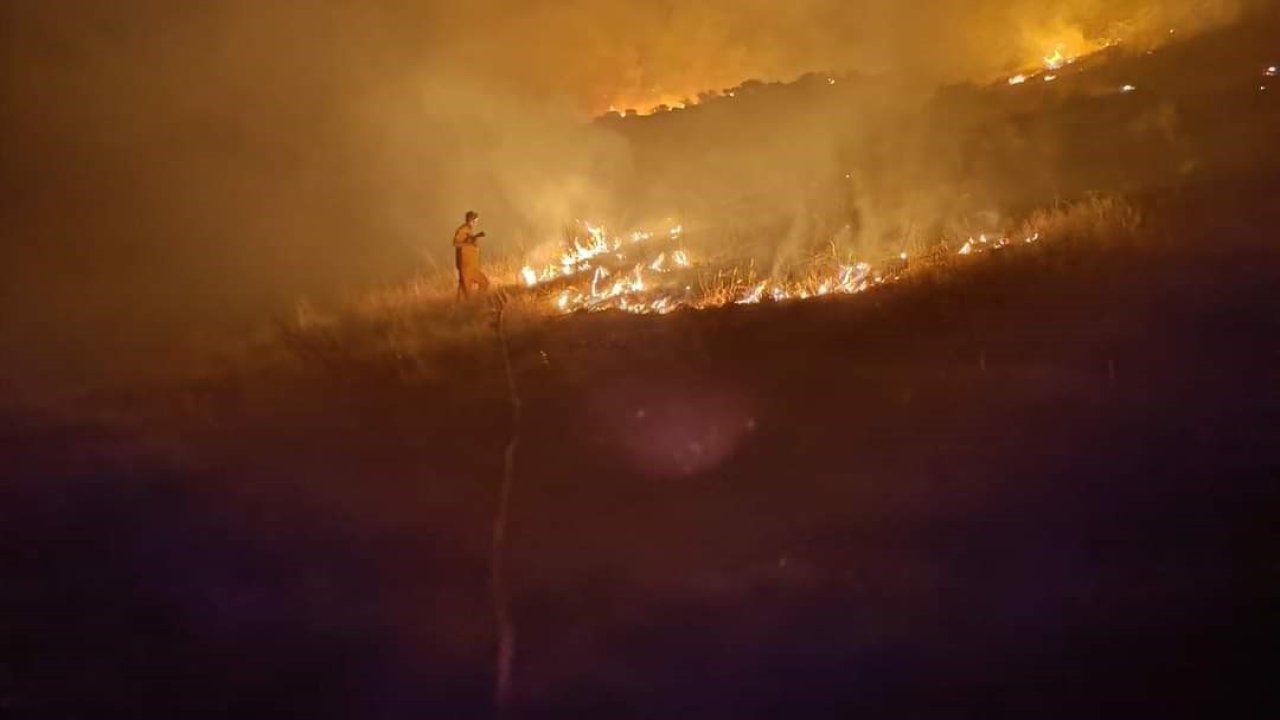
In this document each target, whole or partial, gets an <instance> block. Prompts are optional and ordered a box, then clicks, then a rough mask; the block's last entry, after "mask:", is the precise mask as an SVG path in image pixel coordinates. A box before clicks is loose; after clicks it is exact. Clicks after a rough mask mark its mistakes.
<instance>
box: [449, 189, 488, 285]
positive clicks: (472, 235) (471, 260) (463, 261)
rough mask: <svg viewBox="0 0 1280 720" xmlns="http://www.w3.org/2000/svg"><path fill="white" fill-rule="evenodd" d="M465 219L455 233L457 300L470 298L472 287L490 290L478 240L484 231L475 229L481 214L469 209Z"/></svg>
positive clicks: (454, 256)
mask: <svg viewBox="0 0 1280 720" xmlns="http://www.w3.org/2000/svg"><path fill="white" fill-rule="evenodd" d="M464 220H465V222H463V223H462V225H459V226H458V229H457V230H455V231H454V233H453V259H454V264H455V265H457V267H458V294H457V297H456V298H455V299H456V300H462V299H464V298H470V297H471V290H472V288H475V289H476V290H479V291H480V292H487V291H488V290H489V278H488V277H486V276H485V274H484V273H483V272H482V271H481V270H480V245H479V244H478V243H477V242H476V241H477V240H479V239H480V238H482V237H484V233H483V232H479V233H478V232H476V231H475V230H476V224H477V223H478V222H479V221H480V214H479V213H477V212H476V211H474V210H468V211H467V214H466V216H465V218H464Z"/></svg>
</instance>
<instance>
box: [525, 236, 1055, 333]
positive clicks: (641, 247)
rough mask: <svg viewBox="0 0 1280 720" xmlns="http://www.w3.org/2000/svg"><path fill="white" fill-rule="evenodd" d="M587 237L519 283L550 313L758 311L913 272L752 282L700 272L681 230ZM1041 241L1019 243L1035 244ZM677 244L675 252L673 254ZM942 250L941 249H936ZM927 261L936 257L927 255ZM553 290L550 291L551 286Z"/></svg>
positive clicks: (974, 247)
mask: <svg viewBox="0 0 1280 720" xmlns="http://www.w3.org/2000/svg"><path fill="white" fill-rule="evenodd" d="M580 228H581V230H582V231H583V232H584V234H585V237H575V238H574V239H573V240H571V241H570V242H569V243H568V245H567V247H566V248H565V249H564V251H563V252H562V253H561V256H560V257H559V259H558V262H556V263H552V264H549V265H548V266H547V267H546V268H544V269H543V270H542V271H541V272H539V271H537V270H536V269H535V268H534V267H533V266H525V267H523V268H521V270H520V272H519V276H520V280H521V281H523V284H524V285H525V287H526V288H528V290H529V292H530V293H532V294H533V297H535V298H537V299H538V301H539V302H543V303H545V307H546V308H547V309H548V310H549V311H550V312H552V313H554V314H568V313H573V312H579V311H589V312H594V311H601V310H620V311H623V312H628V313H636V314H659V315H661V314H666V313H669V312H673V311H675V310H678V309H682V308H685V309H705V308H714V307H723V306H728V305H756V304H760V303H764V302H775V303H776V302H786V301H795V300H808V299H814V298H822V297H830V296H835V295H853V294H857V293H861V292H865V291H867V290H870V289H872V288H875V287H878V286H881V285H886V284H889V283H893V282H896V281H898V280H900V279H901V278H903V277H905V276H906V275H907V274H908V273H909V272H910V267H909V266H908V258H909V257H910V256H909V255H908V253H907V251H906V250H901V251H900V252H898V253H896V254H895V255H894V256H891V258H892V259H891V260H889V261H887V262H886V263H884V264H883V265H881V266H876V265H873V264H872V263H870V262H866V261H857V260H840V259H839V258H837V257H834V256H832V255H824V256H821V257H818V258H815V259H814V261H813V262H812V263H810V264H809V265H808V266H807V268H806V267H804V266H801V267H798V268H793V269H792V270H791V271H790V272H789V273H785V276H783V277H771V278H760V277H755V273H754V269H753V267H752V266H750V265H747V266H737V267H721V268H720V269H719V270H714V271H713V270H712V269H711V268H708V267H705V266H702V265H700V264H699V263H698V261H697V259H696V258H694V257H692V256H691V254H690V253H689V251H688V250H687V249H686V248H684V247H681V246H680V244H681V240H682V235H683V227H682V226H681V225H675V226H673V227H671V228H670V229H668V230H666V231H662V232H650V231H638V232H632V233H629V234H625V235H614V234H611V233H609V232H608V231H607V230H606V229H605V228H604V227H603V226H601V225H593V224H591V223H580ZM1039 239H1040V236H1039V234H1033V235H1028V236H1026V237H1022V238H1020V242H1021V244H1024V245H1027V244H1031V243H1035V242H1037V241H1038V240H1039ZM1014 242H1015V239H1011V238H1010V237H1009V236H1007V235H995V234H986V233H980V234H978V235H976V236H973V237H969V238H967V239H966V240H965V242H964V243H963V244H962V245H961V246H960V247H959V248H958V249H953V250H951V251H950V252H953V253H955V254H956V255H962V256H971V255H979V254H983V253H988V252H996V251H999V250H1001V249H1003V248H1005V247H1007V246H1009V245H1011V244H1013V243H1014ZM672 245H675V247H672ZM941 247H942V246H939V248H941ZM929 254H930V255H933V256H936V255H937V253H936V252H934V251H931V252H930V253H929ZM552 284H554V287H548V285H552Z"/></svg>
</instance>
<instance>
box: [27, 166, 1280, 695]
mask: <svg viewBox="0 0 1280 720" xmlns="http://www.w3.org/2000/svg"><path fill="white" fill-rule="evenodd" d="M1276 182H1277V177H1275V176H1274V175H1270V176H1263V177H1250V178H1242V179H1237V180H1236V181H1234V182H1230V183H1228V182H1226V181H1223V182H1222V183H1219V184H1217V185H1215V186H1202V187H1192V188H1184V189H1183V190H1181V191H1179V192H1178V193H1173V194H1160V195H1156V196H1153V197H1148V198H1143V199H1139V200H1138V201H1137V202H1139V204H1140V206H1141V207H1142V209H1143V211H1144V215H1145V217H1146V218H1147V219H1146V223H1145V226H1144V230H1143V231H1142V232H1141V233H1140V235H1139V236H1138V237H1134V238H1127V239H1115V238H1106V237H1090V238H1077V239H1075V240H1071V239H1062V240H1061V242H1059V244H1057V245H1045V246H1043V247H1036V248H1030V249H1013V250H1010V251H1007V252H1008V254H1005V255H997V256H995V257H991V258H983V259H980V260H975V261H973V262H970V263H961V264H960V265H958V266H956V267H954V268H952V269H950V270H949V271H947V272H940V273H935V274H931V275H928V276H924V277H921V278H919V279H918V280H916V281H913V282H910V283H906V284H904V285H901V286H898V287H894V288H889V289H886V290H883V291H878V292H875V293H873V294H870V295H867V296H861V297H855V298H851V299H848V300H837V301H831V302H823V303H814V304H807V305H806V304H801V305H787V306H779V307H760V308H730V309H726V310H723V311H714V312H706V313H683V314H681V313H678V314H675V315H672V316H667V317H650V318H633V317H625V316H614V315H597V316H583V317H572V318H567V319H564V320H560V321H556V322H552V323H547V324H537V325H532V326H523V327H513V328H512V330H511V331H512V342H513V346H512V351H513V357H514V360H515V363H516V368H517V379H518V382H519V387H520V393H521V396H522V400H523V402H524V410H525V416H524V422H523V423H522V425H521V428H520V440H521V445H520V452H519V455H518V465H517V486H516V491H515V504H514V516H513V525H512V543H513V561H512V562H513V568H514V570H513V572H514V573H515V578H514V587H515V612H516V619H517V623H518V630H519V661H518V664H517V691H518V695H519V699H520V703H521V704H522V706H523V707H524V708H525V712H526V714H525V715H524V716H528V717H543V716H545V717H566V716H570V715H573V716H586V715H593V716H609V717H617V716H625V717H655V716H684V717H692V716H697V717H735V718H745V717H773V716H776V715H778V714H779V713H782V714H786V715H787V716H789V717H824V716H841V714H842V713H848V712H852V711H864V712H871V713H874V714H876V715H877V716H881V717H883V716H888V715H893V716H901V715H910V716H914V717H919V716H950V715H952V714H954V713H955V712H960V713H977V714H982V715H984V716H1009V717H1024V716H1026V715H1027V714H1031V713H1035V714H1037V715H1047V716H1061V717H1078V716H1080V715H1081V714H1090V715H1093V716H1116V717H1118V716H1131V715H1132V713H1135V712H1137V713H1149V712H1161V713H1173V714H1178V713H1181V712H1183V711H1187V710H1193V711H1195V712H1210V711H1212V710H1214V709H1216V708H1218V707H1221V706H1223V705H1225V704H1227V703H1241V702H1243V703H1246V704H1248V705H1250V706H1252V707H1255V708H1261V707H1263V705H1262V703H1264V702H1265V701H1266V696H1265V695H1263V694H1261V693H1262V692H1263V691H1265V689H1266V688H1265V687H1264V686H1262V685H1258V684H1255V683H1254V682H1253V680H1252V678H1253V676H1252V675H1251V674H1250V673H1251V671H1252V670H1251V669H1252V668H1254V667H1262V666H1250V665H1248V664H1247V663H1246V661H1245V658H1251V662H1257V657H1258V655H1257V654H1252V655H1251V654H1249V653H1247V652H1245V650H1252V651H1254V652H1255V653H1262V652H1266V651H1268V644H1267V643H1266V642H1265V641H1264V638H1266V637H1267V636H1268V633H1270V632H1274V630H1275V629H1276V628H1275V615H1274V597H1275V594H1274V593H1275V591H1276V589H1277V588H1276V586H1275V578H1274V554H1273V553H1274V550H1275V540H1276V538H1275V537H1274V524H1273V523H1272V522H1271V519H1272V518H1273V514H1274V507H1275V502H1276V500H1277V497H1276V482H1277V478H1276V468H1277V467H1280V456H1277V454H1276V448H1278V447H1280V437H1278V436H1277V433H1278V431H1280V423H1278V422H1277V420H1278V417H1277V414H1276V413H1277V408H1280V397H1277V392H1278V389H1280V378H1278V377H1277V376H1276V367H1277V363H1276V360H1277V359H1278V358H1280V344H1277V338H1280V332H1278V331H1280V327H1277V324H1276V323H1277V321H1276V318H1280V297H1278V296H1277V294H1276V292H1275V288H1276V287H1277V282H1280V246H1277V245H1276V244H1275V242H1274V235H1273V231H1272V228H1274V227H1276V226H1277V223H1280V211H1277V208H1276V207H1275V206H1274V203H1272V202H1271V191H1270V190H1258V188H1273V187H1276V185H1275V183H1276ZM486 332H487V331H485V330H484V329H483V328H482V329H481V330H479V331H478V332H477V341H476V342H477V343H478V344H477V345H476V346H474V347H470V348H469V349H468V350H466V351H459V352H458V353H456V354H455V355H454V356H453V357H452V358H451V362H450V364H448V365H446V366H445V367H444V368H443V369H441V368H439V367H437V368H435V369H432V370H430V371H429V372H428V371H425V370H419V371H418V372H416V373H415V372H410V371H409V370H408V369H407V368H408V367H409V366H407V365H406V364H405V362H399V363H397V362H395V361H393V360H388V359H385V358H384V359H379V360H372V359H371V360H361V359H360V356H358V355H344V356H342V357H345V358H346V360H344V361H341V362H339V361H333V362H328V363H319V362H314V361H312V360H307V361H303V362H298V363H292V364H286V365H284V366H282V367H278V368H277V369H276V370H274V371H272V372H271V373H270V374H268V375H267V376H265V377H264V376H261V375H253V374H249V375H232V376H228V377H226V378H223V379H222V380H221V381H220V382H219V383H210V384H209V385H208V386H206V387H202V388H193V389H191V390H189V391H188V393H187V394H186V395H184V396H182V397H180V398H175V401H174V402H173V403H172V406H171V408H170V409H169V410H167V411H165V412H164V414H163V415H162V416H161V417H162V418H163V421H164V424H163V427H157V426H151V427H148V428H146V429H145V431H144V432H142V433H141V437H143V438H147V439H149V441H150V442H151V448H152V451H151V452H150V453H148V457H149V458H150V459H145V460H144V459H139V457H138V455H136V454H128V453H124V452H123V451H122V448H125V447H129V446H130V445H129V444H128V442H127V440H126V439H125V438H124V437H121V436H120V435H119V434H118V433H117V434H112V433H109V432H107V431H106V430H105V429H102V428H100V427H98V426H94V425H83V426H65V425H57V424H53V423H44V424H40V423H36V422H34V421H32V420H30V419H27V420H23V419H22V416H20V415H16V414H11V415H10V416H9V418H8V420H6V425H5V428H6V429H5V434H6V436H5V447H6V448H7V449H6V457H7V458H8V468H7V471H8V472H7V474H8V477H9V479H8V480H7V481H6V483H5V488H4V490H5V504H6V507H7V508H8V509H9V520H8V527H9V530H10V532H9V533H8V537H9V538H10V539H11V541H10V542H8V543H6V555H5V558H6V561H5V570H4V573H5V578H4V579H5V587H6V592H5V593H4V603H5V609H4V613H3V617H4V621H3V623H4V625H3V634H4V637H5V638H6V641H5V646H6V651H5V653H6V665H5V666H6V673H5V675H4V676H3V679H2V681H3V683H4V685H3V696H4V698H5V702H6V703H7V704H8V708H9V710H10V711H11V712H14V713H16V714H17V715H16V716H18V717H56V716H68V715H70V716H75V715H77V714H84V713H95V714H105V713H107V712H111V713H116V714H119V713H125V714H128V715H130V716H132V717H177V716H182V717H213V716H226V715H228V714H233V715H234V714H241V715H243V714H251V713H256V712H258V711H260V710H261V709H263V708H269V709H272V711H273V712H276V713H281V714H288V715H305V716H308V717H410V716H420V715H421V714H422V713H430V712H433V711H434V712H435V713H445V714H447V715H448V716H449V717H468V716H483V715H484V714H485V712H486V711H485V710H484V708H485V706H486V698H487V692H488V683H489V673H490V662H491V652H492V632H491V629H490V615H489V612H488V609H487V605H488V600H487V587H486V562H487V540H488V531H489V524H488V523H489V517H490V512H491V511H492V508H493V504H494V500H495V488H496V481H497V477H498V475H499V472H500V467H501V448H502V446H503V444H504V443H505V441H506V439H507V431H508V426H507V398H506V390H505V384H504V380H503V375H502V369H501V362H500V356H499V355H498V350H497V345H496V342H493V341H492V339H491V338H489V337H487V336H486V335H485V333H486ZM309 357H310V356H309ZM406 362H407V361H406ZM264 372H265V371H264ZM158 456H167V457H168V458H169V460H168V461H167V462H166V463H164V464H159V463H158V462H157V460H156V459H155V458H156V457H158ZM1242 648H1243V649H1242Z"/></svg>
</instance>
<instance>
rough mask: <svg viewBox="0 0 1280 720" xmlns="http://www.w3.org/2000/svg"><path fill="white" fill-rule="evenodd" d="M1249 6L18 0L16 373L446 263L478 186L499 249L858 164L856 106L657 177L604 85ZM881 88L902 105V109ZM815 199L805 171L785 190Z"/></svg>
mask: <svg viewBox="0 0 1280 720" xmlns="http://www.w3.org/2000/svg"><path fill="white" fill-rule="evenodd" d="M1238 9H1239V8H1238V7H1237V4H1236V3H1235V2H1233V0H1217V1H1214V2H1196V1H1195V0H1164V1H1162V2H1158V3H1151V2H1139V1H1138V0H1118V1H1109V2H1108V1H1104V0H1073V1H1072V2H1064V3H1054V4H1046V3H1040V2H1031V1H1030V0H915V1H914V2H898V1H895V0H862V1H855V2H846V1H843V0H791V1H790V2H777V1H774V0H712V1H707V2H699V3H689V2H678V1H676V0H648V1H646V2H639V1H635V0H625V1H624V0H606V1H603V2H601V1H596V0H592V1H590V2H588V1H587V0H554V1H552V0H528V1H526V2H511V1H507V0H478V1H476V2H472V3H446V2H438V1H431V2H412V1H410V0H376V1H371V2H356V0H323V1H319V2H301V1H293V0H275V1H273V2H266V1H262V0H199V1H195V2H187V3H172V2H165V1H163V0H120V1H118V2H114V3H100V2H90V1H89V0H67V1H64V2H57V3H34V2H32V3H8V4H6V6H5V7H4V9H3V10H0V13H3V17H2V18H0V19H2V21H3V22H2V25H3V30H0V32H3V33H4V35H3V52H4V69H3V72H4V75H3V85H2V88H3V89H2V91H0V92H2V93H3V97H2V98H0V101H2V102H3V107H4V108H5V111H4V113H3V114H2V115H0V131H3V137H4V140H5V152H4V153H3V156H2V157H0V178H2V180H3V183H4V200H3V201H0V202H3V206H2V207H3V232H4V236H3V237H4V245H3V249H2V250H0V252H2V253H3V255H0V262H2V264H3V269H2V270H0V272H2V273H3V278H2V283H0V288H2V289H3V294H2V296H0V303H3V305H0V313H2V315H0V319H2V320H3V323H2V327H0V356H2V357H3V358H4V362H5V364H6V365H7V367H6V368H4V372H5V373H6V374H8V375H9V376H10V377H11V378H17V379H20V380H22V381H32V380H39V379H62V378H65V377H78V378H88V379H96V378H97V377H98V376H101V375H103V374H109V373H113V372H115V371H117V370H121V369H125V368H129V367H154V366H156V365H159V364H163V362H164V358H165V357H166V355H165V353H166V352H167V351H168V349H169V348H171V347H173V346H174V343H175V341H179V342H187V341H190V340H191V339H192V338H193V337H199V336H200V335H202V334H203V333H206V332H207V331H209V330H210V329H211V328H220V327H221V328H235V327H240V326H241V324H242V323H243V322H245V321H246V320H247V319H250V318H255V317H257V318H260V317H263V316H265V315H266V314H268V313H270V312H275V311H278V310H280V309H281V308H287V307H289V306H290V305H291V304H292V303H293V302H295V301H296V300H297V299H298V298H299V297H304V296H305V297H311V298H315V299H331V298H335V297H341V296H342V295H344V294H350V293H354V292H358V291H360V290H361V289H364V288H368V287H370V286H372V285H376V284H380V283H385V282H390V281H394V280H396V279H400V278H403V277H406V276H407V275H409V274H411V273H413V272H416V271H419V270H421V269H423V268H424V267H431V266H432V265H433V264H441V265H443V264H447V263H448V253H447V249H444V242H445V241H444V238H445V236H446V235H447V234H448V233H449V232H450V230H451V229H452V226H453V224H454V223H455V222H457V221H458V220H459V218H460V217H461V214H462V212H463V211H465V210H467V209H470V208H475V209H478V210H481V211H483V212H484V220H485V222H486V223H487V224H488V226H489V227H490V228H491V229H492V230H493V232H492V233H491V235H492V236H493V239H494V243H495V245H496V246H497V247H498V248H502V247H504V246H505V247H507V248H516V247H521V246H528V247H532V246H534V245H537V244H539V243H541V242H543V241H545V240H546V239H547V238H548V237H554V236H555V234H556V231H557V229H558V228H559V227H560V225H561V224H562V223H564V222H565V221H567V220H568V219H570V218H572V217H574V216H577V215H587V214H592V213H599V214H600V215H610V214H615V215H616V214H619V213H624V214H625V213H626V212H628V210H629V209H630V206H631V204H632V203H633V200H634V199H635V198H647V199H648V200H649V201H650V202H649V204H650V205H651V206H653V207H660V206H661V205H662V203H664V202H674V200H673V198H681V197H684V198H685V199H684V201H683V202H685V204H689V201H690V196H692V200H693V201H696V202H695V203H694V204H700V205H701V206H710V205H712V204H713V203H718V202H729V201H731V200H732V199H733V198H735V197H739V198H741V197H750V196H752V195H759V194H761V193H774V192H779V191H780V190H779V189H780V188H781V187H783V186H784V184H785V183H783V182H781V181H780V179H783V180H785V179H787V178H790V177H792V176H793V175H795V174H796V173H795V172H794V168H795V167H799V166H803V167H804V168H806V172H815V173H816V172H819V171H820V172H823V173H826V172H835V171H837V170H839V169H841V166H842V165H843V164H847V158H836V157H833V156H832V152H833V150H832V148H833V147H834V146H833V144H832V143H833V142H834V140H833V138H834V135H833V129H832V128H827V127H815V126H814V124H813V122H807V121H805V120H804V119H797V118H789V119H787V121H786V122H783V123H775V122H767V121H763V120H762V121H760V123H759V124H758V125H757V126H756V127H755V128H754V129H753V130H751V132H755V133H757V134H758V135H759V140H760V141H759V142H758V143H756V145H757V147H758V148H759V151H758V152H754V153H748V154H745V155H744V154H739V153H736V152H735V153H734V154H732V155H731V154H729V153H727V152H725V153H722V154H721V155H719V156H717V155H715V153H714V152H712V153H711V155H710V156H708V157H704V158H701V159H698V158H697V154H696V153H695V152H694V150H693V149H694V148H695V147H696V145H697V142H698V141H697V139H696V138H684V139H682V140H672V142H671V143H670V145H669V147H668V152H669V153H671V154H677V155H678V154H681V153H687V155H688V158H689V163H690V164H689V166H688V168H689V169H688V170H687V171H686V172H684V173H681V177H671V178H666V179H665V181H664V182H663V183H661V184H660V186H655V187H637V186H636V182H635V177H637V175H635V174H634V173H633V171H635V170H636V169H637V168H639V167H642V166H644V165H645V164H646V163H649V162H650V159H649V158H645V157H640V156H638V155H637V153H636V150H635V148H634V147H633V146H632V145H631V142H630V141H629V140H628V139H627V138H626V137H624V136H623V135H621V134H619V133H617V132H615V131H613V130H611V129H609V128H608V127H607V126H601V125H598V124H596V125H592V124H589V123H587V122H586V121H587V120H588V119H589V118H590V116H591V115H593V114H594V113H597V112H599V111H601V110H603V109H605V108H607V107H609V106H610V105H614V106H619V107H625V106H631V105H634V106H641V105H644V104H652V103H656V102H661V101H663V100H665V99H671V98H683V97H692V96H695V95H696V94H697V93H699V92H702V91H708V90H718V89H721V88H726V87H731V86H735V85H737V84H739V83H741V82H743V81H744V80H747V79H752V78H757V79H762V80H786V79H790V78H793V77H796V76H798V75H800V74H802V73H805V72H809V71H833V72H844V71H859V72H887V73H897V74H898V75H900V76H901V77H903V78H905V79H906V80H904V82H903V84H902V87H905V88H912V90H911V92H916V91H918V90H919V89H920V88H926V87H929V86H930V84H931V83H936V82H941V81H954V80H957V79H963V78H985V77H987V76H990V75H992V74H994V73H998V72H1004V71H1007V70H1009V69H1011V68H1014V67H1018V66H1020V65H1025V64H1026V63H1027V62H1034V60H1035V59H1036V58H1037V57H1039V55H1040V54H1042V53H1043V52H1045V51H1046V45H1047V44H1049V43H1052V42H1080V43H1084V42H1088V41H1090V40H1091V39H1096V38H1104V37H1109V36H1114V35H1117V34H1125V35H1126V36H1127V37H1129V38H1132V39H1134V41H1138V40H1140V39H1145V38H1154V37H1158V36H1159V35H1160V34H1161V33H1167V28H1169V27H1175V28H1178V29H1179V31H1181V32H1187V33H1189V32H1192V31H1194V30H1196V29H1199V28H1202V27H1207V26H1211V25H1216V24H1219V23H1222V22H1225V21H1226V20H1229V19H1230V18H1231V17H1232V16H1233V15H1234V13H1235V12H1237V11H1238ZM1072 33H1076V34H1078V36H1079V37H1078V38H1076V36H1075V35H1073V34H1072ZM1063 38H1066V40H1064V39H1063ZM1073 38H1075V39H1073ZM904 92H905V91H904ZM882 100H883V102H882V103H881V105H880V107H881V108H884V110H883V112H889V110H888V109H887V108H893V107H898V106H900V105H902V103H903V101H902V99H900V98H882ZM779 114H780V115H781V116H782V117H783V118H786V112H785V108H783V109H781V110H780V111H779ZM851 122H852V121H851ZM859 122H867V123H869V124H870V123H874V122H879V123H881V124H883V123H885V122H887V121H885V120H884V119H883V118H881V119H880V120H874V119H863V120H861V121H859ZM855 124H856V123H855ZM841 132H842V133H847V132H848V127H844V128H843V129H841ZM655 146H656V147H658V148H659V151H660V150H661V146H662V142H661V141H658V142H656V143H655V142H654V141H653V140H652V139H651V140H650V141H649V142H648V143H646V144H645V147H646V148H647V149H646V152H650V151H653V150H652V148H654V147H655ZM735 147H741V145H739V146H735ZM654 152H657V151H654ZM778 168H782V169H783V170H782V172H778ZM787 168H792V169H791V170H788V169H787ZM640 176H641V177H644V175H643V173H642V174H641V175H640ZM770 178H772V179H770ZM802 202H804V200H803V199H802V194H801V193H798V192H797V193H796V196H795V197H794V198H789V199H787V200H786V202H781V203H778V206H779V207H784V208H785V207H788V206H789V205H788V203H791V204H793V205H794V204H799V203H802ZM0 379H2V378H0Z"/></svg>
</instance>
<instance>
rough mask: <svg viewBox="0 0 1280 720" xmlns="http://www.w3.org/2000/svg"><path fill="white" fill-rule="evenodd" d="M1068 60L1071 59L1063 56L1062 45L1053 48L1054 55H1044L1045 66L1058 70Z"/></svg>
mask: <svg viewBox="0 0 1280 720" xmlns="http://www.w3.org/2000/svg"><path fill="white" fill-rule="evenodd" d="M1068 62H1070V60H1068V59H1067V58H1066V57H1065V56H1063V54H1062V46H1061V45H1059V46H1058V47H1056V48H1054V49H1053V54H1052V55H1046V56H1044V66H1045V67H1046V68H1048V69H1049V70H1057V69H1058V68H1060V67H1062V66H1063V65H1065V64H1066V63H1068Z"/></svg>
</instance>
